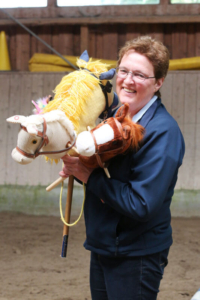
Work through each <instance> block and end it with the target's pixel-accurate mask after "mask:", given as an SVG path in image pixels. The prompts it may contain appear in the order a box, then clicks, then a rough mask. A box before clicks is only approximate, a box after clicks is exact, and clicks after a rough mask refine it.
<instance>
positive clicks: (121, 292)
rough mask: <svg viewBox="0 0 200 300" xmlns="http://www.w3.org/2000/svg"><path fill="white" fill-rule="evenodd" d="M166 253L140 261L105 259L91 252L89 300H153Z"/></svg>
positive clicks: (119, 258) (155, 296) (160, 277)
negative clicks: (90, 298) (90, 297)
mask: <svg viewBox="0 0 200 300" xmlns="http://www.w3.org/2000/svg"><path fill="white" fill-rule="evenodd" d="M168 252H169V249H167V250H164V251H162V252H159V253H156V254H151V255H147V256H141V257H107V256H102V255H98V254H96V253H93V252H92V253H91V263H90V288H91V295H92V300H156V299H157V294H158V292H159V286H160V281H161V279H162V276H163V272H164V268H165V266H166V265H167V263H168V260H167V256H168Z"/></svg>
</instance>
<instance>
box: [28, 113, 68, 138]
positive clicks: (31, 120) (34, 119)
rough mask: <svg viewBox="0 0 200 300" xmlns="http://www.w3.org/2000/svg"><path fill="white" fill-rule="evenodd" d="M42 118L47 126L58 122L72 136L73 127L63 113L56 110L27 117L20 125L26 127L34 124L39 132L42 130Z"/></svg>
mask: <svg viewBox="0 0 200 300" xmlns="http://www.w3.org/2000/svg"><path fill="white" fill-rule="evenodd" d="M43 118H44V119H45V120H46V122H47V124H49V123H53V122H57V121H58V122H59V123H60V124H61V125H63V127H64V128H65V129H66V130H67V131H68V133H69V134H70V136H73V133H74V126H73V124H72V122H71V121H70V120H69V119H68V118H67V117H66V116H65V113H64V112H62V111H61V110H58V109H57V110H53V111H50V112H48V113H45V114H41V115H31V116H28V117H26V118H25V119H24V120H23V122H22V125H23V126H25V127H27V126H28V125H32V124H34V125H36V126H37V128H38V129H39V130H42V123H43Z"/></svg>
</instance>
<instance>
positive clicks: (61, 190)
mask: <svg viewBox="0 0 200 300" xmlns="http://www.w3.org/2000/svg"><path fill="white" fill-rule="evenodd" d="M63 182H64V181H62V186H61V189H60V217H61V220H62V221H63V223H64V224H65V225H67V226H74V225H76V224H77V223H78V221H79V220H80V218H81V216H82V214H83V208H84V204H85V184H84V183H83V191H84V197H83V204H82V207H81V212H80V215H79V217H78V219H77V220H76V221H75V222H74V223H71V224H68V223H67V222H66V221H65V219H64V217H63V212H62V193H63V185H64V183H63Z"/></svg>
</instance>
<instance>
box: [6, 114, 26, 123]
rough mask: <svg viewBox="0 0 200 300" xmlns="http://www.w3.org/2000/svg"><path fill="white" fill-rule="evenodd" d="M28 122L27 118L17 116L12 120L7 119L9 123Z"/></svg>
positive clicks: (11, 118)
mask: <svg viewBox="0 0 200 300" xmlns="http://www.w3.org/2000/svg"><path fill="white" fill-rule="evenodd" d="M25 120H26V117H25V116H20V115H16V116H12V117H10V118H7V119H6V121H7V122H9V123H19V124H21V123H23V122H24V121H25Z"/></svg>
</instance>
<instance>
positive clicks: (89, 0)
mask: <svg viewBox="0 0 200 300" xmlns="http://www.w3.org/2000/svg"><path fill="white" fill-rule="evenodd" d="M83 3H84V4H83ZM159 3H160V0H95V1H94V0H84V1H83V0H73V1H71V0H57V5H58V6H88V5H91V6H92V5H95V6H98V5H134V4H159Z"/></svg>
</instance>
